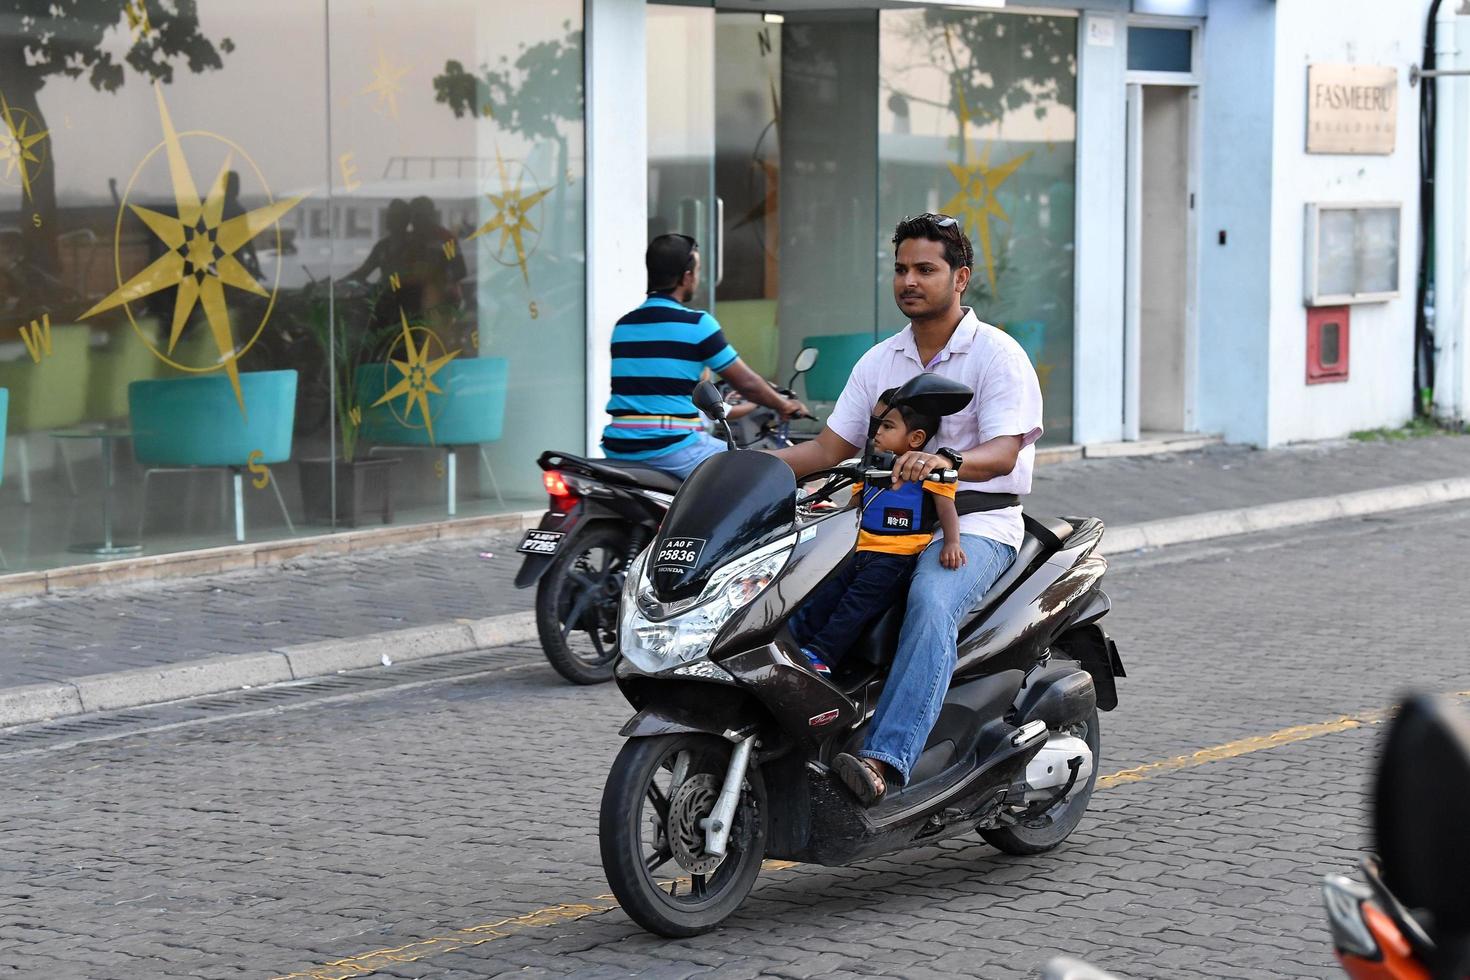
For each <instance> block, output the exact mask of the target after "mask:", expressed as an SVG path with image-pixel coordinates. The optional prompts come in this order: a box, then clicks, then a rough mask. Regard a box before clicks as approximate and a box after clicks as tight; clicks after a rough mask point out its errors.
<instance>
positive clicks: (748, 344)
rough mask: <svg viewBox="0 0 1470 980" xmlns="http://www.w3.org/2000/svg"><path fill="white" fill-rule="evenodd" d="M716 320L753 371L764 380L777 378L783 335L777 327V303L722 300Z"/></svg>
mask: <svg viewBox="0 0 1470 980" xmlns="http://www.w3.org/2000/svg"><path fill="white" fill-rule="evenodd" d="M715 318H716V319H717V320H719V321H720V329H722V330H724V331H725V339H726V340H728V341H729V342H730V346H732V347H734V348H735V350H736V352H737V353H739V354H740V359H741V360H742V361H744V362H745V363H746V364H748V365H749V366H750V369H751V370H752V371H754V372H755V373H756V374H759V375H760V376H761V377H763V378H774V377H776V376H777V375H778V373H779V370H778V369H779V365H778V364H777V363H776V360H777V358H778V357H780V347H781V334H780V332H779V330H778V328H777V327H776V301H775V300H773V299H736V300H723V301H721V302H720V304H719V306H718V307H716V309H715Z"/></svg>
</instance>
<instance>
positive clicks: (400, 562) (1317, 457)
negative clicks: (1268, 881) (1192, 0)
mask: <svg viewBox="0 0 1470 980" xmlns="http://www.w3.org/2000/svg"><path fill="white" fill-rule="evenodd" d="M1449 477H1470V438H1467V437H1454V436H1440V437H1428V438H1420V439H1412V440H1406V441H1401V442H1375V443H1353V442H1345V443H1333V444H1317V445H1312V446H1308V447H1303V448H1290V449H1282V450H1273V451H1270V452H1258V451H1252V450H1248V449H1240V448H1233V447H1214V448H1210V449H1206V450H1202V451H1197V452H1190V453H1181V454H1177V455H1165V456H1148V457H1133V458H1119V459H1092V460H1080V461H1076V462H1068V463H1059V464H1054V465H1050V466H1044V467H1042V468H1041V469H1039V470H1038V471H1037V473H1036V479H1035V488H1034V492H1033V493H1032V495H1031V498H1030V499H1029V501H1028V507H1029V508H1030V509H1031V510H1032V511H1033V512H1035V513H1046V514H1068V515H1078V514H1084V515H1096V516H1099V517H1102V518H1103V519H1104V520H1105V521H1107V522H1108V524H1109V525H1110V526H1112V527H1114V528H1118V527H1122V526H1131V525H1135V524H1138V523H1141V522H1146V521H1154V520H1159V519H1162V518H1172V517H1180V516H1184V515H1191V514H1200V513H1204V512H1210V511H1217V510H1223V509H1227V508H1240V507H1248V506H1251V505H1256V504H1272V503H1278V502H1281V501H1290V500H1295V499H1301V498H1308V497H1323V496H1329V495H1333V494H1339V493H1347V492H1352V491H1361V490H1369V489H1374V488H1381V487H1391V486H1396V485H1401V484H1406V483H1418V482H1421V481H1425V480H1431V479H1438V478H1449ZM518 537H519V535H517V534H502V535H496V536H493V537H487V538H485V539H483V540H481V541H447V542H436V543H433V544H428V545H415V546H406V547H396V548H385V549H383V550H382V551H380V552H376V553H367V554H362V553H359V554H352V555H346V556H337V557H327V558H313V559H301V560H298V561H294V562H287V563H285V564H282V565H280V566H278V567H275V568H271V569H268V570H250V571H242V572H231V573H226V574H221V575H215V576H208V577H203V578H197V579H186V580H173V581H164V582H157V583H148V584H144V585H130V586H126V587H111V588H99V589H89V590H83V591H78V592H76V593H72V594H61V595H48V596H44V597H40V598H34V599H23V600H17V601H12V602H9V603H0V691H3V690H5V689H9V688H15V687H18V686H21V685H31V684H40V683H48V682H56V681H62V680H67V679H72V678H77V677H83V676H86V675H94V674H102V673H110V672H115V671H122V670H128V669H133V668H150V667H158V666H163V665H169V664H176V663H181V662H184V661H190V660H195V659H198V658H204V657H219V656H221V655H224V656H229V655H244V654H253V653H258V652H260V651H265V650H280V649H282V648H284V647H294V646H299V645H301V644H307V643H312V642H317V641H328V640H349V641H350V640H353V639H357V638H367V637H369V636H373V635H375V634H381V633H384V632H386V631H392V630H403V629H410V628H413V627H428V626H434V625H438V624H445V623H453V622H456V621H458V622H469V621H474V620H483V619H485V618H487V617H495V616H499V615H504V614H508V613H524V612H526V611H529V610H530V609H531V607H532V603H533V600H534V594H533V593H532V592H530V591H525V592H522V591H518V590H516V589H514V588H513V587H512V585H511V582H512V580H513V578H514V576H515V571H516V569H517V567H518V566H519V561H518V560H517V556H516V555H515V553H514V547H515V542H516V540H517V538H518ZM482 553H484V555H488V557H482Z"/></svg>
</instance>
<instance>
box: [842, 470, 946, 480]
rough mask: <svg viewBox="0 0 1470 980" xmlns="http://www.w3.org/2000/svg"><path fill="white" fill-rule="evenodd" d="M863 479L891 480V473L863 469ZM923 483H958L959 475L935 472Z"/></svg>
mask: <svg viewBox="0 0 1470 980" xmlns="http://www.w3.org/2000/svg"><path fill="white" fill-rule="evenodd" d="M863 479H864V480H866V481H869V482H872V481H873V480H891V479H893V471H892V470H878V469H865V470H863ZM924 481H925V482H926V483H958V482H960V474H959V471H958V470H935V471H934V472H933V473H930V474H929V475H928V476H926V477H924Z"/></svg>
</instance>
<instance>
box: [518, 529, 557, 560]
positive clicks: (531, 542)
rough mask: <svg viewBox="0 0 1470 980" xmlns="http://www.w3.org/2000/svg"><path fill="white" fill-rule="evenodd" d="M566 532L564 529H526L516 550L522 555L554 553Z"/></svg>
mask: <svg viewBox="0 0 1470 980" xmlns="http://www.w3.org/2000/svg"><path fill="white" fill-rule="evenodd" d="M566 534H567V532H565V531H537V530H531V531H527V532H526V536H525V537H523V538H521V543H520V544H519V545H517V546H516V551H519V552H520V553H521V554H523V555H554V554H556V549H557V548H559V547H561V539H562V538H564V537H566Z"/></svg>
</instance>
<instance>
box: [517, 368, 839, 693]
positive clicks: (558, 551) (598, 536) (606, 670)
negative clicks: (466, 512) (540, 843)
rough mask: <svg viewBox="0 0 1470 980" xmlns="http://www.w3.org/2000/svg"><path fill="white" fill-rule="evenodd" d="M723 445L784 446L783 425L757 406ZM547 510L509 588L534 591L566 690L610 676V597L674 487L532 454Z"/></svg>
mask: <svg viewBox="0 0 1470 980" xmlns="http://www.w3.org/2000/svg"><path fill="white" fill-rule="evenodd" d="M816 360H817V351H816V349H815V348H811V347H808V348H805V349H803V350H802V351H801V352H800V353H799V354H797V356H796V364H795V369H794V373H793V374H792V375H791V381H790V383H789V384H788V385H787V386H786V387H785V388H778V389H777V390H778V391H780V392H781V393H782V394H784V395H785V396H786V397H788V398H791V397H795V396H794V395H793V394H792V392H791V390H790V388H791V385H794V384H795V383H796V379H797V378H798V377H800V376H801V375H802V374H803V373H805V372H806V371H809V370H811V367H812V365H813V364H815V363H816ZM740 424H741V428H740V429H737V430H736V432H734V433H732V434H731V437H732V438H737V437H738V438H743V439H746V440H747V441H744V442H737V443H736V444H737V445H740V446H743V447H746V448H752V449H762V448H768V449H779V448H782V447H784V446H789V445H791V441H790V434H789V430H788V428H787V423H786V422H785V420H783V419H782V418H781V417H780V416H779V415H778V414H777V413H776V412H775V411H774V410H773V409H770V408H766V407H765V406H761V407H759V408H757V409H756V410H755V411H753V412H751V413H750V414H748V415H746V416H745V418H743V419H742V420H741V422H740ZM536 465H537V466H540V467H541V469H542V471H543V473H542V482H543V483H544V484H545V485H546V492H547V494H548V495H549V496H550V498H551V499H550V504H549V506H548V507H547V509H546V513H545V514H543V515H542V517H541V521H540V523H539V524H537V526H536V527H535V528H533V529H531V530H529V531H527V532H526V533H525V535H524V536H523V537H522V538H521V543H520V544H519V546H517V548H516V550H517V551H518V552H520V553H521V554H523V555H525V556H526V557H525V560H524V561H523V562H522V564H521V569H520V571H519V572H518V573H517V574H516V581H515V584H516V588H518V589H525V588H529V587H530V586H532V585H535V586H536V631H537V633H538V635H539V637H540V639H541V649H542V650H544V651H545V653H546V659H547V660H548V661H549V662H550V663H551V666H552V667H553V668H555V670H556V672H557V673H558V674H560V675H561V676H563V677H565V678H566V679H567V680H569V681H571V682H572V683H574V684H600V683H602V682H604V681H610V680H612V677H613V665H614V664H615V663H616V662H617V658H618V630H617V624H618V598H619V596H620V595H621V594H622V590H623V578H624V573H625V571H626V570H627V568H628V565H629V563H630V562H631V561H632V560H633V557H634V556H635V555H637V554H638V553H639V552H640V551H642V550H643V549H644V547H645V546H646V545H647V544H648V542H649V541H650V540H652V538H653V534H654V532H655V531H656V530H657V529H658V525H659V522H660V521H662V520H663V517H664V512H665V511H667V510H668V508H669V504H670V503H671V502H672V501H673V499H674V494H675V493H677V492H678V490H679V484H680V483H681V482H682V481H680V480H679V478H678V477H674V476H670V475H669V474H667V473H665V472H663V471H662V470H656V469H654V468H653V467H651V466H646V465H644V464H641V463H637V462H627V461H624V460H616V459H588V458H586V457H584V456H576V455H573V454H571V453H560V452H547V453H542V454H541V458H540V459H538V460H536Z"/></svg>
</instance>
